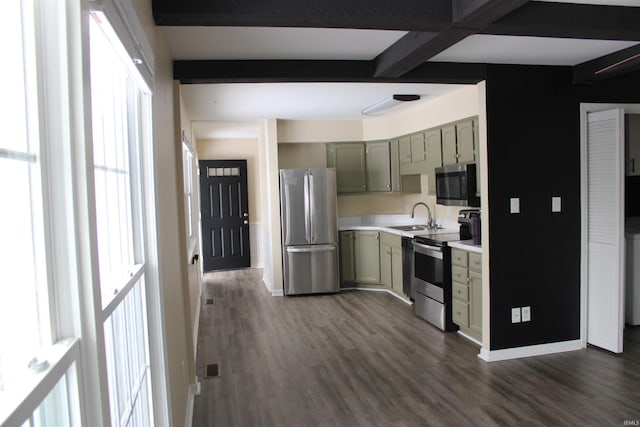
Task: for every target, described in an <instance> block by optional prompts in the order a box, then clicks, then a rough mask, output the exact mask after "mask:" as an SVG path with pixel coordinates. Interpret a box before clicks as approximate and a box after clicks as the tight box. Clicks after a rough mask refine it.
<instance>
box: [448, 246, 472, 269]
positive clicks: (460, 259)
mask: <svg viewBox="0 0 640 427" xmlns="http://www.w3.org/2000/svg"><path fill="white" fill-rule="evenodd" d="M451 264H453V265H459V266H460V267H464V268H467V266H468V265H469V259H468V257H467V252H465V251H462V250H460V249H457V248H451Z"/></svg>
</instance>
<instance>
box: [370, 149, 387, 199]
mask: <svg viewBox="0 0 640 427" xmlns="http://www.w3.org/2000/svg"><path fill="white" fill-rule="evenodd" d="M366 149H367V191H368V192H383V191H385V192H388V191H391V160H390V153H389V141H381V142H367V144H366Z"/></svg>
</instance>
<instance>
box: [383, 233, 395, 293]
mask: <svg viewBox="0 0 640 427" xmlns="http://www.w3.org/2000/svg"><path fill="white" fill-rule="evenodd" d="M391 257H392V254H391V246H389V245H385V244H384V243H380V282H381V283H382V284H383V285H384V286H385V287H386V288H392V287H393V269H392V268H393V267H392V261H391Z"/></svg>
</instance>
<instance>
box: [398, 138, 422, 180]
mask: <svg viewBox="0 0 640 427" xmlns="http://www.w3.org/2000/svg"><path fill="white" fill-rule="evenodd" d="M398 151H399V153H400V174H401V175H417V174H421V173H426V172H427V162H426V156H427V153H426V147H425V141H424V132H422V131H420V132H416V133H413V134H411V135H406V136H403V137H401V138H399V139H398Z"/></svg>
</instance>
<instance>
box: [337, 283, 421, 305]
mask: <svg viewBox="0 0 640 427" xmlns="http://www.w3.org/2000/svg"><path fill="white" fill-rule="evenodd" d="M340 290H341V291H371V292H386V293H388V294H389V295H393V296H394V297H396V298H398V299H399V300H400V301H402V302H403V303H405V304H407V305H413V303H412V302H411V300H410V299H407V298H403V297H401V296H400V295H398V294H396V293H395V292H393V291H392V290H390V289H376V288H360V287H357V286H354V287H351V288H340Z"/></svg>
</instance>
